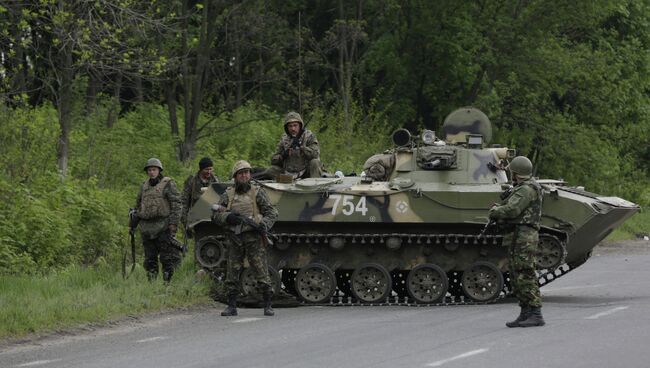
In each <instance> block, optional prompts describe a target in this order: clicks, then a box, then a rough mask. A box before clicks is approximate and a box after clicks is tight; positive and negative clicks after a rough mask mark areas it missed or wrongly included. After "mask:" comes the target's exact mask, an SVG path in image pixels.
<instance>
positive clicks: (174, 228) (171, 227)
mask: <svg viewBox="0 0 650 368" xmlns="http://www.w3.org/2000/svg"><path fill="white" fill-rule="evenodd" d="M168 228H169V232H170V233H171V234H172V235H176V231H177V230H178V226H176V225H175V224H170V225H169V227H168Z"/></svg>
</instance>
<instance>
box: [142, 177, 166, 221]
mask: <svg viewBox="0 0 650 368" xmlns="http://www.w3.org/2000/svg"><path fill="white" fill-rule="evenodd" d="M170 180H171V178H169V177H165V178H162V180H160V183H158V184H156V185H155V186H151V185H150V184H149V180H147V181H145V182H144V183H143V184H142V201H141V202H140V208H138V217H139V218H141V219H143V220H151V219H154V218H161V217H167V216H169V215H170V213H171V210H170V208H169V202H168V201H167V200H166V199H165V197H164V195H163V191H164V190H165V187H167V184H168V183H169V181H170Z"/></svg>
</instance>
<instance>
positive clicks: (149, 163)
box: [144, 157, 163, 171]
mask: <svg viewBox="0 0 650 368" xmlns="http://www.w3.org/2000/svg"><path fill="white" fill-rule="evenodd" d="M151 166H154V167H157V168H159V169H160V171H162V170H163V166H162V162H160V160H159V159H157V158H155V157H152V158H150V159H148V160H147V163H146V164H145V165H144V171H147V168H149V167H151Z"/></svg>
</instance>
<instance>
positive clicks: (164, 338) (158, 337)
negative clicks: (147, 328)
mask: <svg viewBox="0 0 650 368" xmlns="http://www.w3.org/2000/svg"><path fill="white" fill-rule="evenodd" d="M168 338H169V337H167V336H154V337H149V338H147V339H142V340H137V341H136V342H151V341H159V340H167V339H168Z"/></svg>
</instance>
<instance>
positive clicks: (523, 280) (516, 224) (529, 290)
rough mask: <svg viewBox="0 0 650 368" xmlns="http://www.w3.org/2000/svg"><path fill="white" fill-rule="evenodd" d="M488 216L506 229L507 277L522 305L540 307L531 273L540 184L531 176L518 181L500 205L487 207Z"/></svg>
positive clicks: (539, 218)
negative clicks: (508, 267) (508, 266)
mask: <svg viewBox="0 0 650 368" xmlns="http://www.w3.org/2000/svg"><path fill="white" fill-rule="evenodd" d="M489 214H490V219H492V220H496V221H497V223H499V224H502V225H503V226H505V227H506V229H508V230H509V232H508V233H507V234H506V235H504V237H503V245H504V246H507V247H509V262H510V280H511V282H512V286H513V289H514V290H513V293H514V295H515V296H516V297H517V299H518V300H519V305H520V306H521V307H522V308H525V307H532V308H540V307H541V306H542V299H541V296H540V292H539V284H538V282H537V276H536V274H535V266H536V261H535V256H536V253H537V244H538V240H539V234H538V231H539V228H540V220H541V216H542V188H541V186H540V185H539V184H538V183H537V182H536V181H535V180H534V179H527V180H525V181H523V182H520V183H518V184H517V185H516V186H515V188H514V190H513V191H512V193H511V194H510V196H508V198H506V199H505V200H504V201H503V202H502V204H501V205H499V206H495V207H493V208H492V209H490V213H489Z"/></svg>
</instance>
